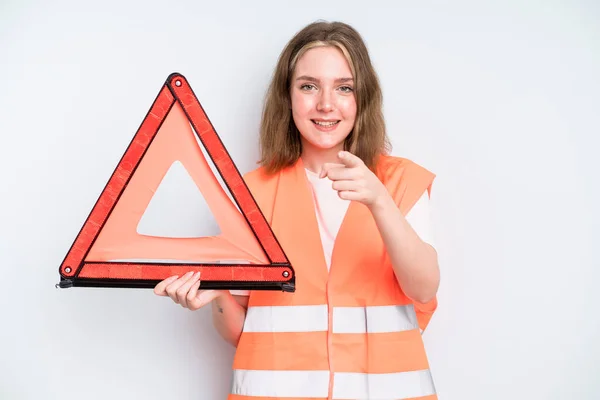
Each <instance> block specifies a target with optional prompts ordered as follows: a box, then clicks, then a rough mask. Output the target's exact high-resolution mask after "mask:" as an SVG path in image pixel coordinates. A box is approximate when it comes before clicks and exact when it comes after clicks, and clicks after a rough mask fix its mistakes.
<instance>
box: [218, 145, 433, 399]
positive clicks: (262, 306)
mask: <svg viewBox="0 0 600 400" xmlns="http://www.w3.org/2000/svg"><path fill="white" fill-rule="evenodd" d="M377 174H378V176H379V178H380V179H381V180H382V182H383V183H384V184H385V186H386V187H387V189H388V190H389V192H390V194H391V195H392V197H393V198H394V200H395V201H396V204H397V205H398V206H399V208H400V210H401V212H402V213H403V214H404V215H406V213H407V212H408V211H409V210H410V209H411V208H412V207H413V205H414V204H415V203H416V202H417V200H418V199H419V198H420V197H421V195H423V193H424V192H425V191H426V190H428V191H429V190H430V188H431V184H432V182H433V179H434V175H433V174H432V173H431V172H429V171H427V170H426V169H424V168H422V167H420V166H419V165H417V164H415V163H413V162H411V161H409V160H406V159H403V158H398V157H391V156H383V157H381V159H380V160H379V162H378V165H377ZM244 179H245V181H246V183H247V185H248V187H249V188H250V190H251V192H252V194H253V196H254V197H255V198H256V201H257V203H258V204H259V206H260V208H261V210H262V211H263V213H264V215H265V217H266V218H267V221H269V223H270V225H271V227H272V229H273V231H274V233H275V235H276V237H277V239H278V240H279V242H280V244H281V246H282V247H283V249H284V251H285V252H286V254H287V256H288V258H289V259H290V262H291V264H292V266H293V267H294V269H295V271H296V292H295V293H284V292H270V291H252V292H251V293H250V298H249V301H248V311H247V314H246V320H245V323H244V328H243V331H242V334H241V337H240V340H239V343H238V346H237V351H236V354H235V359H234V362H233V382H232V389H231V394H230V395H229V397H228V399H229V400H259V399H264V400H273V399H288V400H289V399H295V400H299V399H344V400H348V399H423V400H425V399H426V400H433V399H437V396H436V394H435V388H434V384H433V380H432V376H431V373H430V370H429V364H428V360H427V356H426V353H425V349H424V345H423V340H422V337H421V332H422V330H424V329H425V327H426V326H427V324H428V323H429V319H430V318H431V315H432V314H433V312H434V311H435V309H436V307H437V300H435V299H434V300H432V301H431V302H430V303H428V304H417V303H414V302H413V301H411V300H410V299H409V298H408V297H407V296H406V295H405V294H404V293H403V292H402V289H401V288H400V286H399V285H398V281H397V279H396V277H395V275H394V271H393V269H392V265H391V262H390V260H389V257H388V255H387V253H386V251H385V246H384V243H383V241H382V238H381V236H380V234H379V231H378V229H377V226H376V225H375V221H374V220H373V218H372V216H371V213H370V212H369V210H368V209H367V207H366V206H364V205H363V204H361V203H358V202H351V203H350V205H349V208H348V211H347V214H346V215H345V217H344V220H343V223H342V225H341V227H340V230H339V233H338V236H337V239H336V242H335V245H334V249H333V255H332V260H331V266H330V271H327V265H326V262H325V258H324V255H323V249H322V245H321V240H320V236H319V230H318V225H317V219H316V216H315V211H314V203H313V198H312V194H311V191H310V187H309V182H308V180H307V177H306V174H305V171H304V166H303V163H302V161H301V159H300V160H299V161H298V162H296V164H295V165H294V166H292V167H288V168H286V169H284V170H282V171H281V172H279V173H277V174H274V175H267V174H266V173H265V172H264V170H263V169H262V168H258V169H256V170H254V171H252V172H250V173H249V174H247V175H246V176H245V178H244Z"/></svg>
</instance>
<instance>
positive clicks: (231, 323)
mask: <svg viewBox="0 0 600 400" xmlns="http://www.w3.org/2000/svg"><path fill="white" fill-rule="evenodd" d="M247 309H248V296H234V295H231V294H230V293H229V292H223V294H222V295H220V296H218V297H216V298H215V299H214V301H213V302H212V317H213V325H214V326H215V328H216V329H217V332H219V334H220V335H221V337H223V339H225V341H227V342H228V343H229V344H231V345H232V346H237V344H238V341H239V340H240V335H241V334H242V328H243V327H244V321H245V319H246V310H247Z"/></svg>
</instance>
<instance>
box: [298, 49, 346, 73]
mask: <svg viewBox="0 0 600 400" xmlns="http://www.w3.org/2000/svg"><path fill="white" fill-rule="evenodd" d="M294 75H295V76H300V75H309V76H311V77H314V78H319V79H328V78H329V79H338V78H351V77H352V71H351V69H350V65H348V61H347V60H346V57H345V56H344V53H342V51H341V50H340V49H338V48H337V47H335V46H322V47H314V48H312V49H309V50H307V51H306V52H305V53H304V54H303V55H302V56H301V57H300V58H299V59H298V62H297V63H296V68H295V70H294Z"/></svg>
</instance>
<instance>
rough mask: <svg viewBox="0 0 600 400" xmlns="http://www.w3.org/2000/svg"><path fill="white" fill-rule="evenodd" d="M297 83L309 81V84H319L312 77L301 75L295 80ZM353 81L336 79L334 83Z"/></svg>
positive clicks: (351, 79) (350, 80)
mask: <svg viewBox="0 0 600 400" xmlns="http://www.w3.org/2000/svg"><path fill="white" fill-rule="evenodd" d="M296 80H297V81H310V82H316V83H319V82H320V81H319V79H317V78H313V77H312V76H308V75H302V76H299V77H297V78H296ZM353 80H354V79H353V78H337V79H336V80H335V82H352V81H353Z"/></svg>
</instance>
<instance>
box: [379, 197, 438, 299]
mask: <svg viewBox="0 0 600 400" xmlns="http://www.w3.org/2000/svg"><path fill="white" fill-rule="evenodd" d="M371 213H372V214H373V218H374V219H375V223H376V224H377V227H378V229H379V232H380V234H381V237H382V238H383V242H384V244H385V246H386V250H387V252H388V255H389V257H390V260H391V262H392V266H393V269H394V272H395V274H396V278H397V279H398V283H399V284H400V287H401V288H402V290H403V291H404V293H405V294H406V295H407V296H408V297H410V298H411V299H412V300H414V301H418V302H420V303H426V302H428V301H430V300H432V299H433V298H434V296H435V295H436V293H437V290H438V287H439V281H440V275H439V267H438V261H437V252H436V251H435V249H434V248H433V247H432V246H430V245H429V244H427V243H425V242H423V241H422V240H421V239H420V238H419V236H418V235H417V234H416V232H415V231H414V230H413V229H412V227H411V226H410V224H409V223H408V221H406V218H404V216H403V215H402V213H401V212H400V210H399V209H398V207H397V206H396V204H395V203H394V201H393V199H392V198H391V197H389V196H386V197H385V198H383V199H382V200H381V201H380V202H378V203H375V204H374V205H372V206H371Z"/></svg>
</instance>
